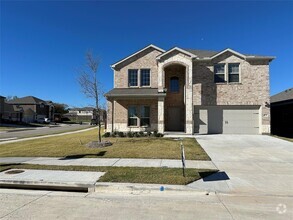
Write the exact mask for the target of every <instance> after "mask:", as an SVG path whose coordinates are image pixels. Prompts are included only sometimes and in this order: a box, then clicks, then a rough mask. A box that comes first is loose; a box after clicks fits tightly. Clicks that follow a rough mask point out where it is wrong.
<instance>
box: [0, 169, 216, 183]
mask: <svg viewBox="0 0 293 220" xmlns="http://www.w3.org/2000/svg"><path fill="white" fill-rule="evenodd" d="M8 169H38V170H40V169H42V170H67V171H93V172H106V173H105V175H103V176H102V177H101V178H100V179H99V180H98V182H117V183H149V184H173V185H174V184H175V185H186V184H188V183H191V182H193V181H196V180H198V179H201V178H202V177H204V176H207V175H210V174H212V173H215V172H217V170H208V169H186V170H185V174H186V177H183V175H182V169H181V168H150V167H148V168H141V167H90V166H50V165H32V164H0V172H2V171H5V170H8Z"/></svg>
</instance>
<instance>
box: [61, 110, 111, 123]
mask: <svg viewBox="0 0 293 220" xmlns="http://www.w3.org/2000/svg"><path fill="white" fill-rule="evenodd" d="M100 111H101V112H100V114H101V115H100V119H101V122H104V121H105V120H106V117H105V114H106V111H105V110H103V109H100ZM64 116H65V117H68V118H69V119H70V120H73V121H91V120H92V119H96V109H95V108H93V107H83V108H72V109H68V113H67V114H65V115H64Z"/></svg>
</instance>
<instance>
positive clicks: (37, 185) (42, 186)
mask: <svg viewBox="0 0 293 220" xmlns="http://www.w3.org/2000/svg"><path fill="white" fill-rule="evenodd" d="M0 188H13V189H37V190H58V191H78V192H94V191H95V186H94V185H89V184H73V183H58V182H37V181H10V180H1V181H0Z"/></svg>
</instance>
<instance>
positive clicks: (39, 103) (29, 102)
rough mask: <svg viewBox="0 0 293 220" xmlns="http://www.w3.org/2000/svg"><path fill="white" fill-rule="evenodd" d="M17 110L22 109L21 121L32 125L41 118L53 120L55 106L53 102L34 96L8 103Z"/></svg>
mask: <svg viewBox="0 0 293 220" xmlns="http://www.w3.org/2000/svg"><path fill="white" fill-rule="evenodd" d="M7 104H8V105H10V106H13V108H15V109H22V111H23V114H22V118H21V121H23V122H26V123H30V122H34V121H35V120H38V119H40V118H49V119H50V120H52V119H53V116H54V106H53V104H52V102H51V101H44V100H42V99H39V98H37V97H34V96H26V97H23V98H17V99H13V100H10V101H7Z"/></svg>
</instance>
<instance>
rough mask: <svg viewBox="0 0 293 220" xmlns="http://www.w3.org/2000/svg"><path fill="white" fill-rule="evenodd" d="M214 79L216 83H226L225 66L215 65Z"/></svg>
mask: <svg viewBox="0 0 293 220" xmlns="http://www.w3.org/2000/svg"><path fill="white" fill-rule="evenodd" d="M214 73H215V74H214V77H215V78H214V79H215V82H226V81H225V64H222V63H220V64H216V65H214Z"/></svg>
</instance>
